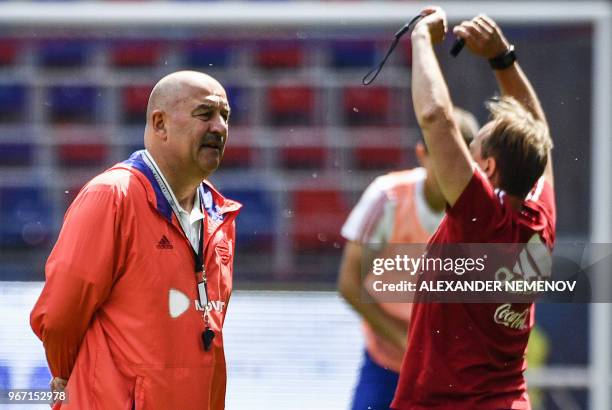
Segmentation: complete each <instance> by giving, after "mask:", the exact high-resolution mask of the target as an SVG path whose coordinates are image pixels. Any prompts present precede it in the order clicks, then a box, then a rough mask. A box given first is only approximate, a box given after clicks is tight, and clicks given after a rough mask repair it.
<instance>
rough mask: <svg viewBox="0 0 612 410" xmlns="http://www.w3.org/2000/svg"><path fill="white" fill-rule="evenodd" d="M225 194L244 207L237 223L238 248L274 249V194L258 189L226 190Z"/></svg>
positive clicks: (275, 213)
mask: <svg viewBox="0 0 612 410" xmlns="http://www.w3.org/2000/svg"><path fill="white" fill-rule="evenodd" d="M223 194H224V195H225V196H226V197H227V198H230V199H233V200H235V201H238V202H240V203H241V204H243V205H244V207H243V208H242V210H241V212H240V215H239V216H238V220H237V222H236V246H237V248H238V249H240V250H243V249H247V250H269V249H271V248H273V246H274V244H273V241H274V234H275V232H276V219H275V215H277V213H278V212H277V209H276V205H275V201H274V197H273V196H272V195H273V193H271V192H270V191H265V190H261V189H257V188H247V189H225V190H223Z"/></svg>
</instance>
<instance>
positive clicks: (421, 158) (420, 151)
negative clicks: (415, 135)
mask: <svg viewBox="0 0 612 410" xmlns="http://www.w3.org/2000/svg"><path fill="white" fill-rule="evenodd" d="M414 154H415V156H416V159H417V161H418V163H419V165H420V166H422V167H425V165H426V164H425V161H426V160H427V148H425V145H424V144H423V143H422V142H417V144H416V147H414Z"/></svg>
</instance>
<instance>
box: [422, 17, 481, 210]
mask: <svg viewBox="0 0 612 410" xmlns="http://www.w3.org/2000/svg"><path fill="white" fill-rule="evenodd" d="M421 13H422V14H424V15H425V17H423V19H421V21H419V23H418V24H417V25H416V26H415V28H414V30H413V32H412V100H413V104H414V111H415V114H416V118H417V121H418V123H419V126H420V127H421V130H422V132H423V137H424V139H425V144H426V145H427V150H428V151H429V154H430V157H431V159H432V163H433V166H434V171H435V173H436V177H437V179H438V183H439V185H440V189H441V190H442V194H443V195H444V198H445V199H446V201H447V202H448V204H449V205H451V206H452V205H454V204H455V202H456V201H457V199H458V198H459V196H460V195H461V193H462V192H463V190H464V189H465V187H466V186H467V185H468V183H469V182H470V179H471V178H472V174H473V172H474V165H473V163H472V161H471V157H470V153H469V151H468V149H467V147H466V145H465V143H464V142H463V140H462V137H461V133H460V131H459V127H458V125H457V123H456V122H455V120H454V119H453V103H452V101H451V99H450V95H449V92H448V87H447V86H446V82H445V81H444V77H443V76H442V71H441V70H440V65H439V64H438V59H437V58H436V55H435V53H434V50H433V44H435V43H438V42H440V41H442V39H443V38H444V34H445V32H446V15H445V13H444V11H443V10H442V9H440V8H438V7H428V8H426V9H423V11H422V12H421Z"/></svg>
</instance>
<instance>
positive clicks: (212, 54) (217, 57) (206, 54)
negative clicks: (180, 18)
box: [183, 42, 231, 68]
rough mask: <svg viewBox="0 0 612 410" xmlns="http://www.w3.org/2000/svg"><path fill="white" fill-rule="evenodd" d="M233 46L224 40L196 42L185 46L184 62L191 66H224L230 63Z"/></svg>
mask: <svg viewBox="0 0 612 410" xmlns="http://www.w3.org/2000/svg"><path fill="white" fill-rule="evenodd" d="M230 54H231V47H230V46H228V45H227V44H223V43H222V42H221V43H219V42H215V43H206V42H195V43H192V44H190V45H188V46H186V47H185V50H184V54H183V58H184V64H185V65H187V66H188V67H190V68H211V67H212V68H224V67H227V66H228V65H229V63H230Z"/></svg>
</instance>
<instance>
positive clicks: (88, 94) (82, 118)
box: [49, 86, 97, 123]
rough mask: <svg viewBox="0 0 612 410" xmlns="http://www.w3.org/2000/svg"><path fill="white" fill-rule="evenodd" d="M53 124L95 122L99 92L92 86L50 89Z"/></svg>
mask: <svg viewBox="0 0 612 410" xmlns="http://www.w3.org/2000/svg"><path fill="white" fill-rule="evenodd" d="M49 93H50V101H51V107H50V118H51V120H52V121H53V122H86V123H89V122H93V120H94V119H95V117H96V112H95V111H96V107H95V105H96V96H97V94H96V93H97V90H96V89H95V88H94V87H91V86H66V87H64V86H57V87H52V88H50V89H49Z"/></svg>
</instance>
